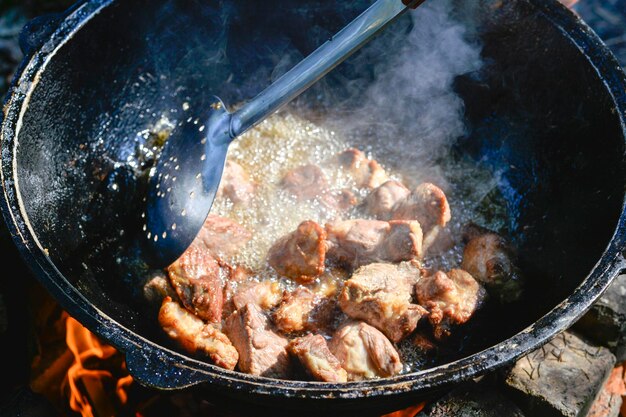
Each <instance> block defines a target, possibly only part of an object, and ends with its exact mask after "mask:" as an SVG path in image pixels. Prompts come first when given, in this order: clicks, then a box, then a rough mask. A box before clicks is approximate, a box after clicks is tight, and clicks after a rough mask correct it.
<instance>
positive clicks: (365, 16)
mask: <svg viewBox="0 0 626 417" xmlns="http://www.w3.org/2000/svg"><path fill="white" fill-rule="evenodd" d="M423 1H424V0H421V1H420V0H410V1H409V0H404V1H401V0H378V1H377V2H376V3H374V4H372V5H371V6H370V7H369V8H368V9H367V10H366V11H364V12H363V13H362V14H361V15H359V16H358V17H357V18H356V19H354V20H353V21H352V22H351V23H350V24H348V25H347V26H345V27H344V28H343V29H342V30H341V31H340V32H338V33H337V34H336V35H335V36H333V37H332V38H331V39H330V40H328V41H327V42H326V43H324V44H323V45H322V46H320V47H319V48H317V49H316V50H315V51H314V52H313V53H312V54H311V55H309V56H308V57H306V58H305V59H304V60H302V61H300V62H299V63H298V64H297V65H296V66H294V67H293V68H292V69H291V70H289V71H288V72H287V73H286V74H284V75H283V76H282V77H280V78H279V79H278V80H276V81H275V82H274V83H273V84H271V85H270V86H269V87H267V88H266V89H265V90H263V91H262V92H261V93H260V94H259V95H257V96H256V97H255V98H253V99H252V100H250V101H249V102H248V103H246V104H245V105H244V106H243V107H241V108H240V109H239V110H237V111H236V112H234V113H233V114H232V115H231V120H230V136H231V138H232V139H234V138H236V137H237V136H239V135H240V134H242V133H244V132H245V131H246V130H248V129H250V128H252V127H254V126H255V125H256V124H257V123H259V122H261V121H262V120H263V119H265V118H266V117H267V116H269V115H271V114H272V113H274V112H275V111H276V110H278V109H280V108H281V107H282V106H283V105H285V104H287V103H289V102H290V101H291V100H293V99H294V98H296V97H297V96H298V95H300V94H301V93H302V92H303V91H305V90H306V89H307V88H309V87H310V86H311V85H313V84H314V83H315V82H317V81H318V80H319V79H320V78H322V77H323V76H324V75H326V74H327V73H328V72H329V71H331V70H332V69H333V68H335V67H336V66H337V65H339V64H340V63H342V62H343V61H344V60H345V59H346V58H348V57H349V56H350V55H352V54H353V53H354V52H356V51H357V50H358V49H359V48H360V47H361V46H362V45H364V44H365V43H366V42H367V41H368V40H370V39H371V38H372V37H373V36H375V35H376V34H377V33H378V32H380V31H381V30H382V29H384V28H385V27H386V26H387V25H389V24H390V23H392V22H393V21H394V20H395V19H396V18H398V17H399V16H400V15H402V14H403V13H404V12H405V11H406V10H407V9H409V8H411V7H416V6H417V5H419V4H421V3H422V2H423Z"/></svg>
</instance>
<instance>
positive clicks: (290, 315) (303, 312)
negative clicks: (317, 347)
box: [274, 287, 335, 333]
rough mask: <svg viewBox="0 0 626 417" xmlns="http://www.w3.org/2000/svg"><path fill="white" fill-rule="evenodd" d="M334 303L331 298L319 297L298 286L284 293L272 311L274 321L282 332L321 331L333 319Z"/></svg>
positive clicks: (328, 325)
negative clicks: (279, 302) (276, 307)
mask: <svg viewBox="0 0 626 417" xmlns="http://www.w3.org/2000/svg"><path fill="white" fill-rule="evenodd" d="M334 304H335V303H334V302H333V300H330V299H327V298H323V297H320V296H318V295H317V294H315V293H313V292H312V291H311V290H309V289H308V288H304V287H298V288H296V290H295V291H293V292H291V293H286V294H285V295H284V297H283V302H282V304H281V305H280V306H279V307H278V309H277V310H276V311H275V312H274V323H275V324H276V327H277V328H278V329H279V330H280V331H282V332H284V333H296V332H302V331H305V330H310V331H320V330H322V331H323V330H326V329H328V327H330V325H331V322H332V321H333V319H334V317H333V313H334V307H335V305H334Z"/></svg>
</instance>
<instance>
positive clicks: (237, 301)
mask: <svg viewBox="0 0 626 417" xmlns="http://www.w3.org/2000/svg"><path fill="white" fill-rule="evenodd" d="M281 299H282V290H281V289H280V285H278V283H277V282H271V281H262V282H248V283H244V284H241V285H239V286H238V288H237V291H235V295H233V298H232V302H233V306H234V309H235V310H239V309H240V308H243V307H245V306H246V304H254V305H255V306H256V307H258V308H259V309H260V310H270V309H272V308H274V307H276V306H277V305H278V303H280V300H281Z"/></svg>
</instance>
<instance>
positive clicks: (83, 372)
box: [64, 317, 132, 417]
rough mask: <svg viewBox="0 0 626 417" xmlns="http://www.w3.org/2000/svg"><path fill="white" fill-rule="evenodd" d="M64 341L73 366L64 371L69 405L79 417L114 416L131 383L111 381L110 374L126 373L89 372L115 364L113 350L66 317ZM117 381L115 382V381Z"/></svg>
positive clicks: (128, 379)
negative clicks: (116, 407)
mask: <svg viewBox="0 0 626 417" xmlns="http://www.w3.org/2000/svg"><path fill="white" fill-rule="evenodd" d="M66 329H67V333H66V336H65V340H66V342H67V346H68V348H69V349H70V351H71V352H72V354H73V356H74V363H73V364H72V366H71V367H70V369H69V370H68V371H67V377H66V380H65V381H64V382H65V383H66V388H68V389H69V405H70V407H71V409H72V410H74V411H77V412H79V413H80V414H81V416H82V417H109V416H114V415H115V404H119V405H124V404H125V403H126V402H127V401H128V393H127V391H128V387H129V386H130V384H131V383H132V377H131V376H130V375H124V376H123V377H121V378H119V377H117V378H116V377H115V376H114V373H116V374H119V373H120V371H122V372H124V373H126V370H125V367H124V364H122V365H121V367H122V369H114V370H109V369H91V368H94V367H96V366H97V367H100V368H102V367H103V366H102V364H105V366H104V367H107V364H111V365H113V364H117V363H118V361H116V360H114V359H115V358H114V356H115V355H116V354H117V350H115V348H113V347H112V346H109V345H105V344H103V343H101V342H100V341H99V340H98V339H97V338H96V337H95V336H94V335H93V334H92V333H91V332H90V331H89V330H87V329H86V328H85V327H83V326H82V325H81V324H80V323H79V322H77V321H76V320H74V319H73V318H71V317H69V318H68V319H67V324H66ZM118 378H119V379H118Z"/></svg>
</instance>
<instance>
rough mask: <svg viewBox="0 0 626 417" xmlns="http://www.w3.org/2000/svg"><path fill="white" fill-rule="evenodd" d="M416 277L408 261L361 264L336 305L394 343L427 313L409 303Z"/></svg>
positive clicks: (413, 328) (414, 326)
mask: <svg viewBox="0 0 626 417" xmlns="http://www.w3.org/2000/svg"><path fill="white" fill-rule="evenodd" d="M419 277H420V271H419V269H417V268H416V267H414V266H412V265H410V264H408V263H403V264H400V265H392V264H382V263H375V264H370V265H366V266H362V267H360V268H359V269H357V270H356V272H355V273H354V274H353V275H352V278H350V279H349V280H348V281H346V284H345V286H344V288H343V291H342V292H341V295H340V296H339V306H340V307H341V309H342V310H343V312H344V313H346V314H347V315H348V316H350V317H352V318H354V319H358V320H363V321H365V322H367V323H369V324H371V325H372V326H374V327H376V328H377V329H378V330H380V331H381V332H383V333H384V334H385V336H387V337H388V338H389V339H390V340H391V341H392V342H396V343H397V342H399V341H400V340H402V339H403V338H405V337H406V336H408V335H409V334H410V333H412V332H413V330H415V328H416V327H417V323H418V321H419V320H420V319H421V318H422V317H423V316H425V315H427V314H428V312H427V311H426V310H424V308H422V307H421V306H419V305H417V304H413V303H412V302H411V301H412V298H413V289H414V287H415V283H416V282H417V280H418V279H419Z"/></svg>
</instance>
